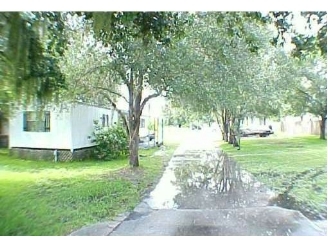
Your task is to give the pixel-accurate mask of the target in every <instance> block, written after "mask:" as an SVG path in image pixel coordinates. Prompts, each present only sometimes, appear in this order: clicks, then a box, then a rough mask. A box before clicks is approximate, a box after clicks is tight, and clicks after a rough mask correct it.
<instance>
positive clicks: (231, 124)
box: [229, 117, 235, 144]
mask: <svg viewBox="0 0 328 246" xmlns="http://www.w3.org/2000/svg"><path fill="white" fill-rule="evenodd" d="M234 121H235V119H234V118H233V117H231V118H230V122H229V144H233V143H234V132H233V124H234Z"/></svg>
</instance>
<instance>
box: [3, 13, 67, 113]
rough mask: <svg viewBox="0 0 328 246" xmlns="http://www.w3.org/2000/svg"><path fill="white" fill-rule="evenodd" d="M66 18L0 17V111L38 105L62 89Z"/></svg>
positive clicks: (38, 15) (48, 15) (41, 15)
mask: <svg viewBox="0 0 328 246" xmlns="http://www.w3.org/2000/svg"><path fill="white" fill-rule="evenodd" d="M64 19H65V16H64V15H63V14H61V13H56V12H41V13H40V12H2V13H0V80H1V92H0V110H1V111H4V112H7V113H8V111H9V108H8V106H9V104H10V105H12V104H13V102H16V101H19V102H20V103H28V102H31V101H32V100H34V99H37V100H38V101H39V103H41V104H42V101H44V100H46V99H49V98H51V97H52V96H53V93H55V92H57V91H58V89H60V88H63V87H64V86H65V83H64V76H63V74H62V73H61V71H60V69H59V66H58V60H59V56H60V55H61V54H62V53H63V51H64V49H65V44H66V40H65V37H64V36H63V35H62V31H63V29H64Z"/></svg>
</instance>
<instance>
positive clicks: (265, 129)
mask: <svg viewBox="0 0 328 246" xmlns="http://www.w3.org/2000/svg"><path fill="white" fill-rule="evenodd" d="M240 134H241V136H242V137H248V136H260V137H267V136H269V135H271V134H274V131H273V130H272V127H271V126H247V127H243V128H240Z"/></svg>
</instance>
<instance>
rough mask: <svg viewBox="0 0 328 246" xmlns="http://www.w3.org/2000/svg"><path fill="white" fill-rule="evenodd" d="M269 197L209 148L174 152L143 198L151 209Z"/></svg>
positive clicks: (258, 201)
mask: <svg viewBox="0 0 328 246" xmlns="http://www.w3.org/2000/svg"><path fill="white" fill-rule="evenodd" d="M271 197H273V193H272V192H270V191H269V190H268V189H266V188H265V187H264V186H262V185H261V184H260V183H259V182H256V181H255V180H254V179H253V178H252V177H251V176H250V175H249V174H248V173H246V172H244V171H242V170H241V169H240V167H239V166H238V165H237V163H236V162H235V161H233V160H232V159H230V158H229V157H228V156H227V155H226V154H225V153H222V152H220V151H218V150H216V151H214V150H211V151H187V152H185V153H184V154H179V155H175V156H174V158H172V160H171V161H170V163H169V166H168V167H167V169H166V170H165V172H164V174H163V177H162V179H161V180H160V182H159V183H158V185H157V187H156V188H155V190H154V191H153V192H152V193H151V194H150V197H149V198H148V199H146V202H147V203H148V205H149V206H150V207H151V208H153V209H171V208H181V209H224V208H244V207H253V206H267V205H268V202H269V200H270V198H271Z"/></svg>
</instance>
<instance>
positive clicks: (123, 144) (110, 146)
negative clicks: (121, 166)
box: [92, 121, 129, 160]
mask: <svg viewBox="0 0 328 246" xmlns="http://www.w3.org/2000/svg"><path fill="white" fill-rule="evenodd" d="M94 125H95V127H94V132H93V137H94V139H93V140H92V142H93V143H96V146H95V148H94V151H93V154H94V157H95V158H96V159H99V160H113V159H117V158H118V157H120V156H126V155H127V153H128V144H129V142H128V137H127V135H126V132H125V130H124V129H123V127H122V126H119V125H113V126H110V127H101V126H100V125H99V124H98V122H97V121H95V122H94Z"/></svg>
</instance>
